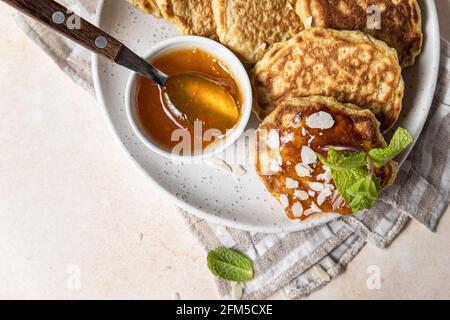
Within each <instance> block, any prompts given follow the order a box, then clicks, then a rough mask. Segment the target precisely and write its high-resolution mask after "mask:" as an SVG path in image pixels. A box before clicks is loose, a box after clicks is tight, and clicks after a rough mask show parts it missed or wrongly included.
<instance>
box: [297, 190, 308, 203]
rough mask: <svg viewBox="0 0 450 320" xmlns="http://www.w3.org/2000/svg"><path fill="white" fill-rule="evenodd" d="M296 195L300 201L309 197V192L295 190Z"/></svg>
mask: <svg viewBox="0 0 450 320" xmlns="http://www.w3.org/2000/svg"><path fill="white" fill-rule="evenodd" d="M294 195H295V197H296V198H297V199H298V200H300V201H305V200H308V199H309V195H308V192H306V191H303V190H295V192H294Z"/></svg>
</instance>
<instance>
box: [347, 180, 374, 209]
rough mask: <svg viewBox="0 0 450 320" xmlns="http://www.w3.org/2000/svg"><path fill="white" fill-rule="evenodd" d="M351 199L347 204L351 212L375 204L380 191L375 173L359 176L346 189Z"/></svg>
mask: <svg viewBox="0 0 450 320" xmlns="http://www.w3.org/2000/svg"><path fill="white" fill-rule="evenodd" d="M347 193H348V195H349V196H350V197H351V198H352V201H351V202H350V203H349V204H348V206H349V207H350V209H352V210H353V212H356V211H358V210H361V209H368V208H371V207H373V206H374V205H375V202H376V201H377V199H378V197H379V196H380V193H381V185H380V181H379V180H378V178H377V176H376V175H375V174H373V173H372V174H369V175H367V176H366V177H364V178H360V179H359V180H358V181H356V182H355V183H354V184H353V185H352V186H351V187H350V188H348V190H347Z"/></svg>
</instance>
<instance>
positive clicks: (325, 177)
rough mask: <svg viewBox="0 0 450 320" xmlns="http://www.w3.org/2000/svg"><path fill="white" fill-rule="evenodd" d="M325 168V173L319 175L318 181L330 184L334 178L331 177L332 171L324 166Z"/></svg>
mask: <svg viewBox="0 0 450 320" xmlns="http://www.w3.org/2000/svg"><path fill="white" fill-rule="evenodd" d="M323 168H324V169H325V172H324V173H321V174H318V175H317V179H318V180H322V181H325V182H326V183H329V182H330V181H331V179H332V178H333V177H332V176H331V170H330V168H328V167H326V166H324V167H323Z"/></svg>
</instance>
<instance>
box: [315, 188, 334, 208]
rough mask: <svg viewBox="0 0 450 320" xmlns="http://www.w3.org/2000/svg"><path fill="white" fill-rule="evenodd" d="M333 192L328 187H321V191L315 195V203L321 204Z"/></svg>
mask: <svg viewBox="0 0 450 320" xmlns="http://www.w3.org/2000/svg"><path fill="white" fill-rule="evenodd" d="M332 194H333V192H332V191H331V190H330V189H329V188H325V189H323V191H322V192H321V193H319V195H318V196H317V204H318V205H319V206H321V205H322V204H323V203H324V202H325V200H326V199H327V198H328V197H331V195H332Z"/></svg>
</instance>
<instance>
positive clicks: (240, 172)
mask: <svg viewBox="0 0 450 320" xmlns="http://www.w3.org/2000/svg"><path fill="white" fill-rule="evenodd" d="M232 170H233V174H234V175H235V176H236V177H243V176H245V175H246V174H247V170H245V168H244V167H243V166H241V165H236V166H233V167H232Z"/></svg>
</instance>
